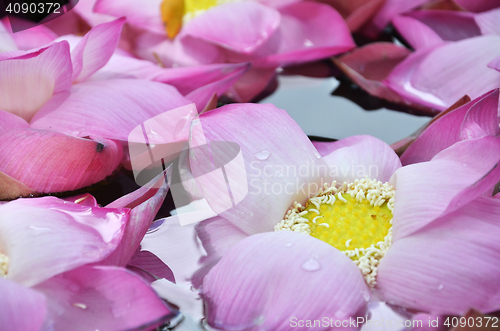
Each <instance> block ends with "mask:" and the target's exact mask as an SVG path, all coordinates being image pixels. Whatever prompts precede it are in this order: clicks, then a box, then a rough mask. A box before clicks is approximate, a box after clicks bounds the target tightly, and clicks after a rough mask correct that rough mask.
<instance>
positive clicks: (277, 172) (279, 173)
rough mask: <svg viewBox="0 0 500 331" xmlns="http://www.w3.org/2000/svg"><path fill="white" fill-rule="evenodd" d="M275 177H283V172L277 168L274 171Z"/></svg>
mask: <svg viewBox="0 0 500 331" xmlns="http://www.w3.org/2000/svg"><path fill="white" fill-rule="evenodd" d="M276 177H278V178H283V177H285V175H283V173H282V172H281V171H279V170H278V171H276Z"/></svg>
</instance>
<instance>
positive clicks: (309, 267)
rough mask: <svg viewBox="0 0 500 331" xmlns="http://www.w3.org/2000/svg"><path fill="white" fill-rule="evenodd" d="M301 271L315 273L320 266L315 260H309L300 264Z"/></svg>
mask: <svg viewBox="0 0 500 331" xmlns="http://www.w3.org/2000/svg"><path fill="white" fill-rule="evenodd" d="M302 269H304V270H306V271H317V270H319V269H321V264H319V262H318V261H316V260H313V259H310V260H307V261H306V262H304V264H302Z"/></svg>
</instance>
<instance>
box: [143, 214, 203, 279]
mask: <svg viewBox="0 0 500 331" xmlns="http://www.w3.org/2000/svg"><path fill="white" fill-rule="evenodd" d="M157 222H159V223H160V225H156V226H157V228H156V229H153V230H150V231H149V232H148V233H147V234H146V235H145V236H144V239H143V240H142V242H141V249H142V251H143V252H144V251H149V252H151V253H153V254H154V255H156V256H157V257H158V258H159V259H160V260H161V261H162V262H163V263H165V264H166V265H168V267H169V268H170V269H171V270H172V272H173V275H174V277H175V281H176V283H177V284H184V285H188V286H190V285H191V281H190V280H191V277H192V275H193V274H194V273H195V271H196V270H197V269H198V268H199V266H200V259H201V258H202V257H203V255H204V254H203V253H204V252H203V249H202V248H201V247H200V244H199V242H198V241H197V239H196V231H195V229H194V225H193V224H188V225H185V226H181V224H180V222H179V217H178V216H171V217H167V218H165V219H161V220H158V221H155V223H154V224H156V223H157ZM180 252H182V254H180Z"/></svg>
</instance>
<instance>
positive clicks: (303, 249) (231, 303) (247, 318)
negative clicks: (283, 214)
mask: <svg viewBox="0 0 500 331" xmlns="http://www.w3.org/2000/svg"><path fill="white" fill-rule="evenodd" d="M269 252H273V254H269ZM203 297H204V299H205V302H206V316H207V322H208V323H209V325H210V326H213V327H216V328H226V329H231V328H242V327H243V326H244V327H245V328H247V329H248V330H261V329H269V330H285V329H289V328H290V326H291V325H293V324H291V323H293V320H294V318H296V319H295V321H297V320H306V319H307V320H314V319H320V318H322V317H324V316H331V317H332V318H333V322H334V321H335V320H349V317H355V316H356V314H357V313H359V312H360V310H362V309H363V308H364V307H365V305H366V301H367V300H368V299H369V298H370V292H369V290H368V287H367V286H366V284H365V282H364V280H363V277H362V275H361V272H360V271H359V269H358V268H357V267H356V265H355V264H354V263H352V261H351V260H350V259H349V258H347V257H346V256H345V255H344V254H342V253H341V252H339V251H338V250H337V249H335V248H334V247H332V246H330V245H329V244H327V243H324V242H322V241H320V240H317V239H315V238H312V237H310V236H307V235H304V234H301V233H293V232H277V233H264V234H258V235H253V236H250V237H248V238H247V239H244V240H243V241H241V242H240V243H239V244H237V245H236V246H234V247H233V248H232V249H231V250H230V252H229V253H228V254H226V255H225V256H224V257H223V258H222V259H221V261H220V262H219V263H218V264H217V265H216V266H215V267H214V268H213V269H212V270H211V271H210V272H209V274H208V275H207V276H206V277H205V279H204V281H203ZM328 326H329V325H328ZM328 326H326V327H325V326H324V325H323V326H322V327H323V328H314V329H315V330H320V329H327V327H328Z"/></svg>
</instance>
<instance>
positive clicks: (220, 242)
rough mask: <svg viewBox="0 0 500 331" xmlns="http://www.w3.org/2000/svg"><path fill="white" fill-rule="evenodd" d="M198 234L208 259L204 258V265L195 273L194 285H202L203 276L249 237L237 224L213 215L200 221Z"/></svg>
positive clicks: (197, 228) (197, 227)
mask: <svg viewBox="0 0 500 331" xmlns="http://www.w3.org/2000/svg"><path fill="white" fill-rule="evenodd" d="M196 234H197V235H198V237H199V238H200V240H201V243H202V244H203V248H205V250H206V252H207V255H208V256H207V257H206V259H204V260H203V266H202V267H201V268H200V269H199V270H198V271H197V272H196V274H194V276H193V279H192V281H193V285H194V286H196V287H200V286H201V285H202V283H203V278H204V277H205V276H206V274H207V273H208V272H209V271H210V269H212V267H213V266H214V265H215V264H217V263H218V262H219V260H220V259H221V257H223V256H224V255H225V254H226V253H227V252H228V251H229V250H230V249H231V247H232V246H233V245H234V244H236V243H238V242H239V241H241V240H243V239H245V238H246V237H248V235H246V234H245V233H243V232H242V231H241V230H240V229H238V228H237V227H236V226H234V225H233V224H231V223H230V222H228V221H227V220H225V219H223V218H221V217H213V218H211V219H209V220H206V221H203V222H200V223H199V224H198V225H197V226H196Z"/></svg>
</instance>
